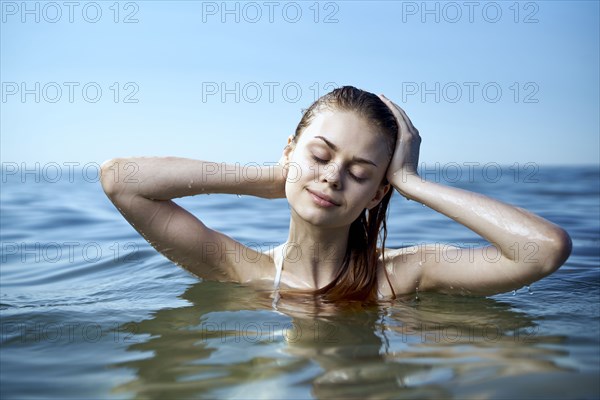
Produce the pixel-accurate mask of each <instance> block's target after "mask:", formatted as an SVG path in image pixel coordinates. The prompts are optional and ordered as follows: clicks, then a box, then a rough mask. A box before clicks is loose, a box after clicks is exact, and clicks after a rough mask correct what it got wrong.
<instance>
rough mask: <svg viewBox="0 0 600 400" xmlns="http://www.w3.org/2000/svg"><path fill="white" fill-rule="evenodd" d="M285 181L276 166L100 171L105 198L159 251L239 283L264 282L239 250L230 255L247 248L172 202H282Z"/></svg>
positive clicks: (128, 165) (205, 274) (168, 162)
mask: <svg viewBox="0 0 600 400" xmlns="http://www.w3.org/2000/svg"><path fill="white" fill-rule="evenodd" d="M284 182H285V176H284V174H283V171H282V169H281V168H280V167H279V165H277V164H274V165H270V166H263V167H260V166H258V165H256V164H253V165H244V166H242V165H239V164H235V165H227V164H225V163H220V164H219V163H214V162H206V161H198V160H191V159H185V158H176V157H165V158H159V157H153V158H147V157H143V158H141V157H140V158H118V159H113V160H109V161H107V162H105V163H104V164H102V169H101V183H102V187H103V189H104V191H105V193H106V195H107V196H108V197H109V198H110V200H111V201H112V202H113V204H114V205H115V206H116V207H117V209H118V210H119V211H120V212H121V214H123V216H124V217H125V219H127V221H128V222H129V223H130V224H131V225H132V226H133V227H134V228H135V229H136V230H137V231H138V232H139V233H140V234H141V235H142V236H143V237H144V238H145V239H146V240H147V241H148V242H149V243H150V244H151V245H152V246H154V248H156V250H158V251H159V252H161V253H162V254H163V255H165V256H166V257H167V258H169V259H170V260H171V261H173V262H174V263H176V264H178V265H180V266H182V267H184V268H186V269H188V270H189V271H191V272H192V273H194V274H195V275H197V276H199V277H202V278H206V279H211V280H221V281H234V282H246V281H250V280H253V279H257V278H259V277H260V271H258V270H257V268H244V266H243V265H242V264H240V262H239V257H238V256H236V251H231V249H239V251H242V247H241V246H242V245H241V244H240V243H239V242H236V241H235V240H233V239H232V238H230V237H228V236H226V235H224V234H222V233H220V232H217V231H215V230H212V229H210V228H208V227H207V226H205V225H204V224H203V223H202V222H201V221H200V220H198V219H197V218H196V217H195V216H193V215H192V214H190V213H189V212H188V211H186V210H184V209H183V208H181V207H180V206H178V205H177V204H175V203H174V202H173V201H171V199H174V198H179V197H185V196H194V195H199V194H210V193H229V194H243V195H251V196H258V197H263V198H278V197H283V196H284V195H285V194H284V191H283V190H284ZM226 250H227V251H226ZM244 251H247V252H252V251H253V250H252V249H249V248H244ZM238 255H239V253H238ZM255 256H256V258H253V259H258V257H259V256H260V255H258V254H256V255H252V257H255Z"/></svg>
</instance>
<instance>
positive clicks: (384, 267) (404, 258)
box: [377, 243, 448, 297]
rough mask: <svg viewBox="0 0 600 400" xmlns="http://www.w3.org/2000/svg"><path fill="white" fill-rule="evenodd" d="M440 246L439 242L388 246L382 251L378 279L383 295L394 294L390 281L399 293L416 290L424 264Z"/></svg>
mask: <svg viewBox="0 0 600 400" xmlns="http://www.w3.org/2000/svg"><path fill="white" fill-rule="evenodd" d="M439 246H440V244H439V243H427V244H419V245H414V246H407V247H401V248H397V249H393V248H386V249H385V251H384V253H383V254H381V253H380V254H379V260H378V261H379V262H378V273H377V279H378V282H379V292H380V293H381V295H382V296H384V297H390V296H392V291H391V289H390V283H391V284H392V285H393V287H394V292H395V293H396V294H397V295H399V294H409V293H414V292H416V291H417V290H418V289H419V285H420V283H421V278H422V276H423V275H422V274H423V265H424V263H425V262H426V261H427V258H428V257H429V256H433V255H435V254H436V251H438V250H439ZM446 247H448V246H446ZM386 272H387V277H386V275H385V273H386ZM388 277H389V279H390V282H389V283H388V280H387V278H388Z"/></svg>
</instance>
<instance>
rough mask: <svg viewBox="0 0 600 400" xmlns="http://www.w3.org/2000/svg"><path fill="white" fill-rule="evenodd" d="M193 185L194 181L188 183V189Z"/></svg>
mask: <svg viewBox="0 0 600 400" xmlns="http://www.w3.org/2000/svg"><path fill="white" fill-rule="evenodd" d="M193 184H194V181H190V183H188V189H191V188H192V185H193Z"/></svg>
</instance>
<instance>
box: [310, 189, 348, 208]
mask: <svg viewBox="0 0 600 400" xmlns="http://www.w3.org/2000/svg"><path fill="white" fill-rule="evenodd" d="M306 190H308V193H310V195H311V197H312V198H313V201H314V202H315V203H317V204H318V205H320V206H323V207H334V206H339V205H340V203H339V202H337V201H335V200H334V199H333V198H332V197H331V196H328V195H326V194H325V193H323V192H320V191H316V190H310V189H306Z"/></svg>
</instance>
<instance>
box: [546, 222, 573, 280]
mask: <svg viewBox="0 0 600 400" xmlns="http://www.w3.org/2000/svg"><path fill="white" fill-rule="evenodd" d="M572 249H573V242H572V241H571V237H570V236H569V234H568V233H567V232H566V231H565V230H564V229H562V228H560V227H556V229H554V230H553V231H552V233H551V234H549V235H548V240H547V241H546V243H545V244H544V246H543V254H544V255H545V257H544V262H543V265H542V268H543V272H544V275H550V274H552V273H553V272H555V271H556V270H558V269H559V268H560V267H561V266H562V265H563V264H564V263H565V262H566V261H567V259H568V258H569V256H570V255H571V251H572Z"/></svg>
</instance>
